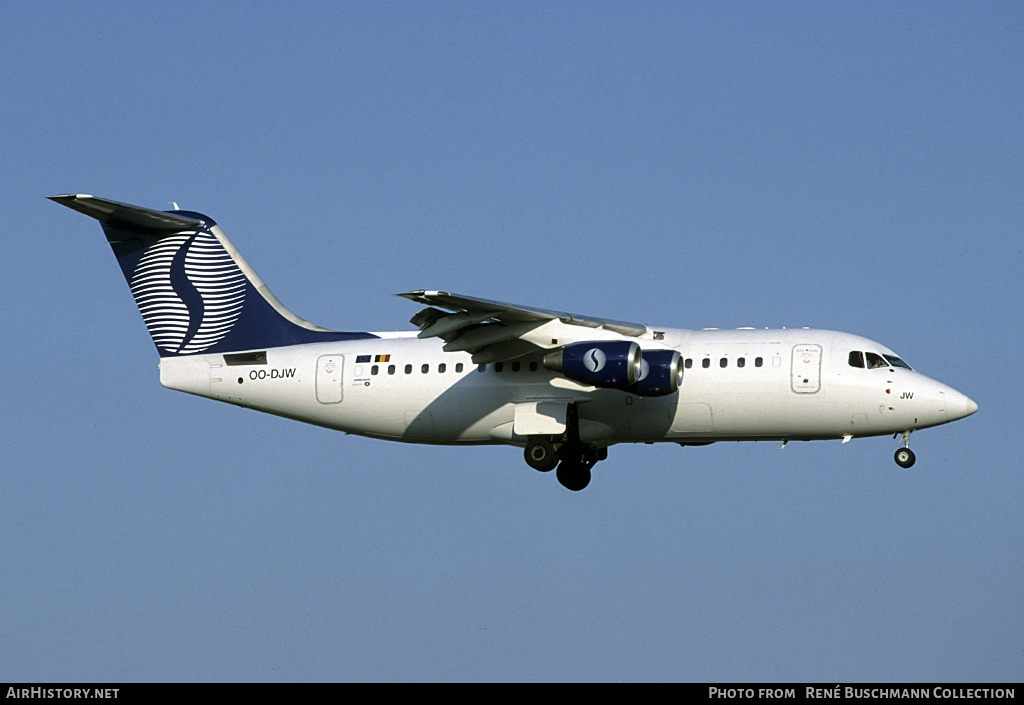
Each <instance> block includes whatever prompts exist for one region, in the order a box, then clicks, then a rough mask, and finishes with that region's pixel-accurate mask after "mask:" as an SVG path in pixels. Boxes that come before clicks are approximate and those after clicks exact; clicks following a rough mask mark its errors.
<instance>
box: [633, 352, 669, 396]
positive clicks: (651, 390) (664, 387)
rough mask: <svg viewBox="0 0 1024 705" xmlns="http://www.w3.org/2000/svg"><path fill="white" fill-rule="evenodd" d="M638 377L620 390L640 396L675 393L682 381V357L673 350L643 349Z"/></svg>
mask: <svg viewBox="0 0 1024 705" xmlns="http://www.w3.org/2000/svg"><path fill="white" fill-rule="evenodd" d="M642 355H643V360H642V361H641V363H640V368H641V369H640V377H639V378H638V379H637V381H636V383H635V384H631V385H629V386H628V387H626V388H624V389H623V390H622V391H624V392H631V393H633V394H636V395H638V396H641V397H664V396H668V395H669V394H675V393H676V392H677V391H679V386H680V385H681V384H682V383H683V358H682V356H681V355H680V354H679V353H678V352H676V351H675V350H644V351H643V353H642Z"/></svg>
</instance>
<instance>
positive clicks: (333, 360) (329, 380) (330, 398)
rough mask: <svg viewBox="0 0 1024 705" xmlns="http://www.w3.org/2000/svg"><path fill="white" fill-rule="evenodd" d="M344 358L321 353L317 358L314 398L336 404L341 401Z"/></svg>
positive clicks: (321, 401)
mask: <svg viewBox="0 0 1024 705" xmlns="http://www.w3.org/2000/svg"><path fill="white" fill-rule="evenodd" d="M344 359H345V358H344V357H343V356H341V355H322V356H320V357H319V358H317V361H316V398H317V401H319V402H320V403H321V404H337V403H338V402H340V401H341V389H342V387H341V379H342V377H341V372H342V369H343V368H344V365H343V362H344Z"/></svg>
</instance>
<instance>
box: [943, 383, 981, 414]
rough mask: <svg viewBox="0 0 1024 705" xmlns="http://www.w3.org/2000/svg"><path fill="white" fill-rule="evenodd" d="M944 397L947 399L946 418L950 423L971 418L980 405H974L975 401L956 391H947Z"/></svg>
mask: <svg viewBox="0 0 1024 705" xmlns="http://www.w3.org/2000/svg"><path fill="white" fill-rule="evenodd" d="M944 396H945V397H946V417H947V418H948V419H949V420H950V421H956V420H957V419H962V418H964V417H965V416H970V415H971V414H973V413H974V412H975V411H977V410H978V405H977V404H975V403H974V400H972V399H971V398H970V397H968V396H967V395H966V394H961V393H960V392H958V391H956V390H955V389H949V390H947V391H946V393H945V395H944Z"/></svg>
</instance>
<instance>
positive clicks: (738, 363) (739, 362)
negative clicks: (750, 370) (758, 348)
mask: <svg viewBox="0 0 1024 705" xmlns="http://www.w3.org/2000/svg"><path fill="white" fill-rule="evenodd" d="M746 366H747V358H745V357H741V358H739V359H738V360H736V367H746Z"/></svg>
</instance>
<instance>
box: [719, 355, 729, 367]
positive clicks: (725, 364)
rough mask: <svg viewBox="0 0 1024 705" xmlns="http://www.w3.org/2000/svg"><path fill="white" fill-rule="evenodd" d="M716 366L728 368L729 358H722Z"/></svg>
mask: <svg viewBox="0 0 1024 705" xmlns="http://www.w3.org/2000/svg"><path fill="white" fill-rule="evenodd" d="M718 366H719V367H728V366H729V358H727V357H723V358H722V359H721V360H719V361H718Z"/></svg>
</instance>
